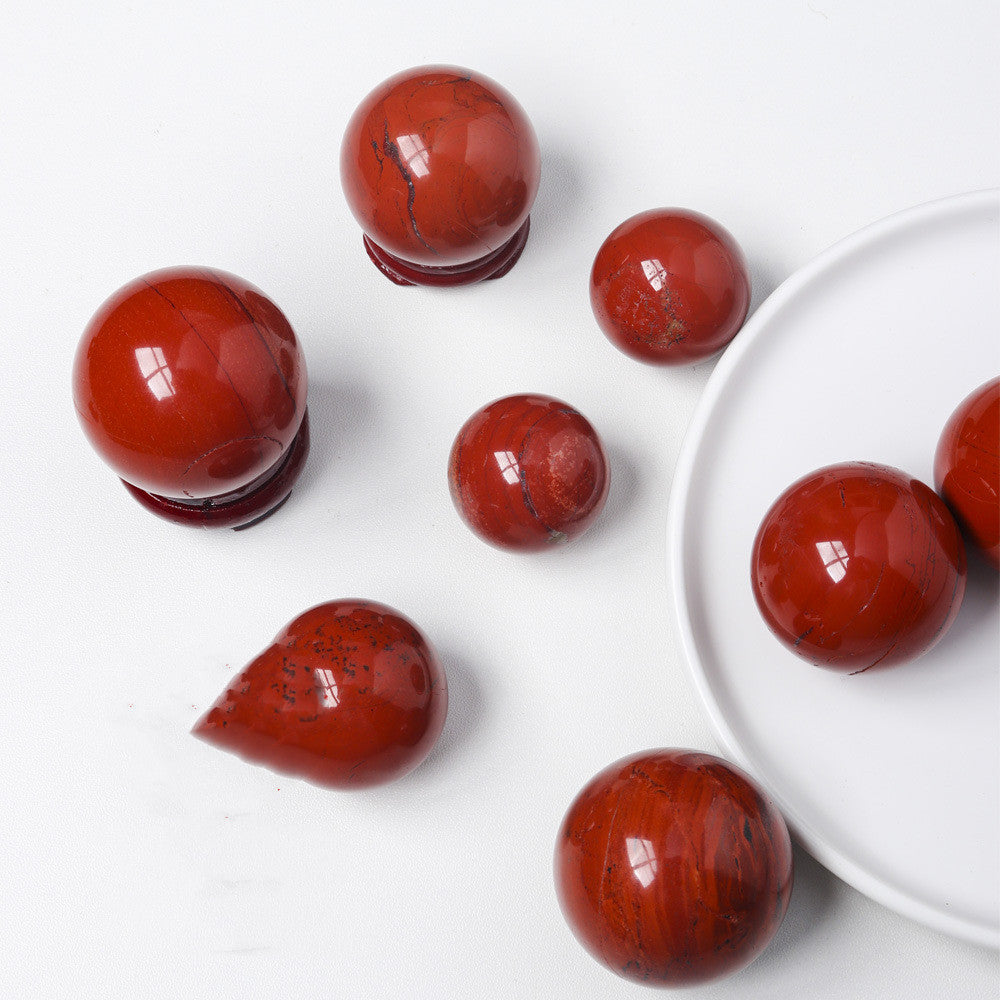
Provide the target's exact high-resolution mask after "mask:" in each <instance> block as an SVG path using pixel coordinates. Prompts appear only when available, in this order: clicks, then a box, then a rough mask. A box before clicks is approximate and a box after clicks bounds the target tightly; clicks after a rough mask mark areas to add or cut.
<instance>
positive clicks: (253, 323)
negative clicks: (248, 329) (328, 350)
mask: <svg viewBox="0 0 1000 1000" xmlns="http://www.w3.org/2000/svg"><path fill="white" fill-rule="evenodd" d="M208 274H210V275H211V276H212V280H213V281H215V282H217V283H218V284H219V285H220V286H221V287H222V289H223V291H224V292H225V293H226V295H227V296H228V297H229V298H230V299H232V301H233V304H234V305H235V306H236V308H237V309H239V310H240V312H241V313H243V315H244V316H246V318H247V319H248V320H249V321H250V325H251V326H252V327H253V328H254V332H255V333H256V334H257V338H258V339H259V340H260V342H261V345H262V346H263V348H264V350H265V351H267V356H268V357H269V358H270V359H271V363H272V364H273V365H274V370H275V371H276V372H277V373H278V378H280V379H281V384H282V386H283V388H284V390H285V395H286V396H288V398H289V399H290V400H291V401H292V412H293V413H294V412H295V410H296V406H295V397H294V396H293V395H292V390H291V389H289V387H288V379H286V378H285V373H284V372H283V371H282V370H281V366H280V365H279V364H278V359H277V358H276V357H275V356H274V352H273V351H272V350H271V346H270V344H268V342H267V340H266V339H265V338H264V332H263V330H261V328H260V327H259V326H258V325H257V321H256V320H255V319H254V318H253V315H252V314H251V312H250V310H249V309H247V307H246V306H245V305H244V304H243V301H242V300H241V299H240V297H239V296H238V295H237V294H236V292H235V290H234V289H232V288H230V287H229V285H227V284H226V283H225V282H224V281H223V280H222V277H221V276H220V275H218V274H216V273H215V272H214V271H209V272H208Z"/></svg>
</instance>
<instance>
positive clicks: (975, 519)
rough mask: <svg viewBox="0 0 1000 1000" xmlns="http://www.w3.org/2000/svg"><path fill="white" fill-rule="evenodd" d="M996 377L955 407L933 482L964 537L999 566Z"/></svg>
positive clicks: (999, 392)
mask: <svg viewBox="0 0 1000 1000" xmlns="http://www.w3.org/2000/svg"><path fill="white" fill-rule="evenodd" d="M998 456H1000V378H994V379H990V381H989V382H986V383H985V384H983V385H981V386H980V387H979V388H978V389H976V390H975V391H974V392H972V393H970V394H969V395H968V396H967V397H966V398H965V399H964V400H962V402H961V403H960V404H959V405H958V406H957V407H956V409H955V412H954V413H953V414H952V415H951V418H950V419H949V420H948V423H947V424H945V427H944V430H943V431H942V432H941V438H940V440H939V441H938V446H937V452H936V453H935V455H934V485H935V486H936V487H937V491H938V493H940V494H941V496H942V497H943V498H944V501H945V503H946V504H947V505H948V507H949V508H950V509H951V512H952V513H953V514H954V515H955V519H956V520H957V521H958V523H959V525H960V526H961V528H962V530H963V532H964V533H965V537H966V538H967V539H968V540H969V541H971V542H972V543H973V544H974V545H976V547H977V548H979V550H980V551H981V552H982V553H983V554H984V555H985V556H986V558H987V559H988V560H989V561H990V562H991V563H992V564H993V565H994V566H995V567H996V568H997V569H1000V457H998Z"/></svg>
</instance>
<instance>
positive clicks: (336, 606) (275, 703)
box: [192, 600, 448, 788]
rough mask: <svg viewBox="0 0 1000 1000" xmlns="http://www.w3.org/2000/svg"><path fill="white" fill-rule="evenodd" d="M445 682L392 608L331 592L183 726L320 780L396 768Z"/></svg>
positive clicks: (407, 760)
mask: <svg viewBox="0 0 1000 1000" xmlns="http://www.w3.org/2000/svg"><path fill="white" fill-rule="evenodd" d="M447 711H448V686H447V683H446V681H445V675H444V671H443V670H442V669H441V666H440V664H439V663H438V660H437V657H436V656H435V654H434V651H433V649H431V646H430V644H429V643H428V642H427V640H426V639H425V638H424V636H423V635H422V634H421V633H420V631H419V630H418V629H417V627H416V626H415V625H414V624H413V623H412V622H411V621H409V620H408V619H407V618H405V617H403V615H401V614H400V613H399V612H398V611H394V610H393V609H392V608H388V607H386V606H385V605H382V604H376V603H375V602H373V601H353V600H341V601H330V602H329V603H326V604H320V605H317V606H316V607H314V608H310V609H309V610H308V611H306V612H304V613H303V614H301V615H299V617H298V618H296V619H295V620H294V621H293V622H291V623H290V624H289V625H287V626H286V627H285V629H284V630H283V631H282V632H281V633H279V635H278V636H277V637H276V638H275V640H274V642H273V643H272V644H271V645H270V646H269V647H268V648H267V649H265V650H264V652H263V653H261V654H260V656H258V657H257V658H256V659H255V660H254V661H253V662H252V663H250V664H249V665H248V666H247V667H246V669H244V670H243V671H242V673H240V674H239V675H238V676H237V677H236V678H234V679H233V681H232V683H231V684H230V685H229V688H228V689H227V690H226V691H225V692H223V694H222V695H221V696H220V697H219V699H218V700H217V701H216V702H215V704H214V705H213V706H212V707H211V708H210V709H209V711H208V712H207V713H206V714H205V715H204V716H203V717H202V718H201V719H200V720H199V722H198V723H197V724H196V725H195V727H194V729H193V730H192V732H193V733H194V735H195V736H198V737H200V738H201V739H203V740H206V741H207V742H209V743H212V744H214V745H215V746H218V747H221V748H222V749H224V750H229V751H230V752H232V753H235V754H237V755H239V756H240V757H243V758H244V759H245V760H248V761H251V762H253V763H256V764H264V765H266V766H267V767H270V768H272V769H273V770H275V771H280V772H282V773H285V774H291V775H295V776H297V777H300V778H305V779H307V780H308V781H312V782H315V783H316V784H319V785H325V786H327V787H330V788H363V787H366V786H369V785H378V784H382V783H384V782H388V781H392V780H394V779H396V778H400V777H402V776H403V775H404V774H407V773H408V772H410V771H412V770H413V769H414V768H415V767H416V766H417V765H418V764H419V763H421V761H423V760H424V758H425V757H426V756H427V754H428V753H429V752H430V750H431V748H432V747H433V746H434V743H435V742H436V741H437V738H438V736H440V735H441V730H442V728H443V727H444V720H445V715H446V714H447Z"/></svg>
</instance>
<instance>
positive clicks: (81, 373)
mask: <svg viewBox="0 0 1000 1000" xmlns="http://www.w3.org/2000/svg"><path fill="white" fill-rule="evenodd" d="M73 398H74V401H75V404H76V411H77V415H78V416H79V418H80V422H81V424H82V425H83V430H84V432H85V433H86V435H87V437H88V438H89V439H90V443H91V444H92V445H93V446H94V448H95V449H96V450H97V452H98V454H99V455H100V456H101V457H102V458H103V459H104V461H105V462H107V464H108V465H110V466H111V468H112V469H113V470H114V471H115V472H116V473H117V474H118V475H119V476H120V477H121V479H122V480H123V481H124V483H125V485H126V487H127V488H128V489H129V491H130V492H131V493H132V495H133V496H135V497H136V499H138V500H139V501H140V502H141V503H143V504H144V505H145V506H147V507H148V508H149V509H150V510H153V511H154V512H155V513H158V514H160V515H162V516H164V517H167V518H169V519H171V520H176V521H184V522H191V523H200V524H212V525H216V526H223V525H229V526H233V527H236V526H239V525H242V524H246V523H249V522H251V521H254V520H257V519H259V518H261V517H262V516H264V515H265V514H266V513H268V512H269V511H270V510H273V509H274V508H275V507H276V506H277V505H278V504H280V503H281V502H282V501H283V500H284V499H285V498H286V497H287V496H288V494H289V492H290V491H291V488H292V485H293V483H294V482H295V479H296V477H297V476H298V474H299V472H300V471H301V468H302V465H303V462H304V461H305V456H306V453H307V452H308V426H307V421H306V409H305V404H306V369H305V362H304V360H303V358H302V353H301V351H300V349H299V345H298V342H297V340H296V339H295V334H294V333H293V332H292V328H291V326H290V325H289V323H288V320H287V319H286V318H285V316H284V314H283V313H282V312H281V310H280V309H279V308H278V307H277V306H276V305H275V304H274V303H273V302H272V301H271V300H270V299H269V298H267V296H266V295H264V294H263V292H261V291H260V290H259V289H257V288H255V287H254V286H253V285H251V284H249V283H248V282H246V281H244V280H243V279H242V278H237V277H235V276H234V275H231V274H225V273H224V272H222V271H216V270H208V269H204V268H190V267H178V268H171V269H167V270H162V271H154V272H153V273H151V274H147V275H145V276H144V277H141V278H137V279H136V280H135V281H133V282H131V283H130V284H128V285H126V286H125V287H124V288H122V289H120V290H119V291H118V292H116V293H115V294H114V295H112V296H111V298H110V299H108V300H107V302H105V303H104V305H102V306H101V308H100V309H99V310H98V311H97V313H96V314H95V316H94V318H93V319H92V320H91V321H90V324H89V326H88V327H87V329H86V331H85V332H84V334H83V338H82V339H81V341H80V345H79V347H78V349H77V353H76V360H75V363H74V367H73Z"/></svg>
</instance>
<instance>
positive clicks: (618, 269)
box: [590, 208, 750, 365]
mask: <svg viewBox="0 0 1000 1000" xmlns="http://www.w3.org/2000/svg"><path fill="white" fill-rule="evenodd" d="M590 303H591V305H592V307H593V309H594V316H595V317H596V318H597V322H598V324H599V325H600V327H601V329H602V330H603V331H604V333H605V334H606V335H607V337H608V338H609V339H610V340H611V342H612V343H613V344H614V345H615V346H616V347H618V348H619V349H621V350H622V351H624V352H625V353H626V354H628V355H629V356H630V357H633V358H637V359H638V360H640V361H647V362H650V363H652V364H658V365H678V364H684V363H686V362H689V361H699V360H701V359H702V358H706V357H708V356H710V355H712V354H714V353H715V352H716V351H718V350H721V349H722V348H723V347H725V346H726V344H728V343H729V341H730V340H732V339H733V337H735V336H736V333H737V331H738V330H739V329H740V327H741V326H742V325H743V321H744V320H745V319H746V315H747V309H749V307H750V278H749V275H748V274H747V266H746V261H745V260H744V259H743V252H742V251H741V250H740V248H739V246H738V244H737V243H736V241H735V240H734V239H733V238H732V236H730V234H729V233H728V232H727V231H726V230H725V229H723V228H722V226H720V225H719V224H718V223H717V222H714V221H713V220H712V219H710V218H708V217H707V216H704V215H700V214H698V213H697V212H689V211H685V210H684V209H679V208H661V209H654V210H652V211H649V212H642V213H640V214H639V215H634V216H632V218H631V219H628V220H626V221H625V222H623V223H622V224H621V225H620V226H619V227H618V228H617V229H616V230H614V232H612V233H611V235H610V236H609V237H608V238H607V239H606V240H605V241H604V243H603V244H602V245H601V248H600V250H598V251H597V257H596V258H595V260H594V267H593V270H592V271H591V274H590Z"/></svg>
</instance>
